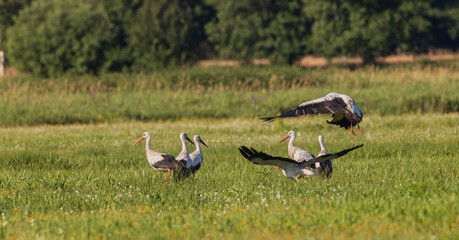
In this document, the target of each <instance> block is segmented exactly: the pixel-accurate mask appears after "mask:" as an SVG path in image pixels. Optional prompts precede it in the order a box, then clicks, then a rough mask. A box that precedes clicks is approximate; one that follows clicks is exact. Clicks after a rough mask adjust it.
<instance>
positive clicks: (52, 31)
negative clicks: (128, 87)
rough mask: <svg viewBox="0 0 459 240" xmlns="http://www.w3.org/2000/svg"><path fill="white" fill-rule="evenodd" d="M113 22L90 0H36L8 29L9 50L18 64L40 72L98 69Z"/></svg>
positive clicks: (16, 66) (14, 64)
mask: <svg viewBox="0 0 459 240" xmlns="http://www.w3.org/2000/svg"><path fill="white" fill-rule="evenodd" d="M112 29H113V24H112V23H111V22H110V19H109V18H108V16H107V13H106V12H105V10H104V7H103V5H102V4H99V3H96V2H95V1H91V0H82V1H80V0H44V1H35V2H33V3H32V4H31V5H30V6H29V7H27V8H25V9H23V10H22V11H21V12H20V13H19V15H18V17H17V18H16V19H15V24H14V25H13V26H12V27H10V28H9V29H8V30H7V35H8V39H7V42H6V51H7V54H8V56H9V57H10V60H11V64H12V66H14V67H15V68H17V69H19V70H21V71H25V72H32V73H33V74H35V75H40V76H45V77H48V76H52V77H53V76H59V75H62V74H83V73H96V72H99V71H101V70H102V68H103V66H104V60H105V52H104V50H105V48H104V46H105V44H106V43H110V42H111V41H112V38H113V33H112V32H111V30H112Z"/></svg>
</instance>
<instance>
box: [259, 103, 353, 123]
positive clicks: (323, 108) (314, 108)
mask: <svg viewBox="0 0 459 240" xmlns="http://www.w3.org/2000/svg"><path fill="white" fill-rule="evenodd" d="M317 100H318V99H316V100H312V101H310V102H311V103H308V102H305V103H302V104H300V105H299V106H297V107H295V108H292V109H291V110H289V111H287V112H285V113H282V114H281V115H279V116H274V117H265V118H260V119H262V120H263V121H265V122H272V121H274V120H275V119H276V118H286V117H295V116H300V115H308V114H319V113H320V114H328V113H338V112H341V111H344V110H345V109H346V104H345V103H344V101H343V99H342V98H333V99H331V100H328V99H325V98H323V101H318V102H317Z"/></svg>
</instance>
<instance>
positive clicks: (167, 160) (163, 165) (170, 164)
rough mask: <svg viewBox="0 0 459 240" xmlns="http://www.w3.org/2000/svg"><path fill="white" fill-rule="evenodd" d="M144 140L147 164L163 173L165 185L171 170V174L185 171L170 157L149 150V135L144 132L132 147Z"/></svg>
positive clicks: (181, 164) (183, 166)
mask: <svg viewBox="0 0 459 240" xmlns="http://www.w3.org/2000/svg"><path fill="white" fill-rule="evenodd" d="M144 139H146V144H145V151H146V153H147V160H148V163H149V164H150V166H151V167H152V168H154V169H155V170H159V171H162V172H164V177H165V178H166V180H165V181H164V183H165V184H166V183H167V177H168V176H169V174H170V172H171V170H172V171H173V172H176V171H177V172H182V171H184V170H185V165H184V164H183V163H181V162H178V161H176V160H175V158H174V157H173V156H172V155H169V154H165V153H159V152H155V151H153V150H152V149H151V148H150V139H151V134H150V133H149V132H144V133H143V134H142V137H140V138H139V140H137V141H136V142H135V143H134V145H136V144H137V143H139V142H140V141H142V140H144Z"/></svg>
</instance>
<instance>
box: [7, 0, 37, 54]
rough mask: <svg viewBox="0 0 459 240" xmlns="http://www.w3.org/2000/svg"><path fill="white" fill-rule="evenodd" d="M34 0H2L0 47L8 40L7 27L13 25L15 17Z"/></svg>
mask: <svg viewBox="0 0 459 240" xmlns="http://www.w3.org/2000/svg"><path fill="white" fill-rule="evenodd" d="M31 1H32V0H0V49H3V46H2V43H3V42H5V40H6V29H7V28H8V27H9V26H11V25H13V17H15V16H16V15H17V14H18V12H19V11H20V10H21V9H22V8H24V7H26V6H28V5H29V4H30V2H31Z"/></svg>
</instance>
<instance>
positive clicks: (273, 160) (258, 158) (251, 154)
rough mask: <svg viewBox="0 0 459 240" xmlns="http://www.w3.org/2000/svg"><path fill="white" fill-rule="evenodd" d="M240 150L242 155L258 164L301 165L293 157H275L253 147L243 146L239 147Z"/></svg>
mask: <svg viewBox="0 0 459 240" xmlns="http://www.w3.org/2000/svg"><path fill="white" fill-rule="evenodd" d="M239 151H240V152H241V154H242V156H244V157H245V158H247V159H248V160H249V161H251V162H252V163H255V164H258V165H273V166H277V167H280V168H285V167H287V166H288V165H296V166H297V165H299V163H298V162H296V161H294V160H292V159H289V158H283V157H274V156H271V155H268V154H266V153H264V152H258V151H257V150H255V149H253V148H250V149H249V148H248V147H246V146H241V147H240V148H239Z"/></svg>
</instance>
